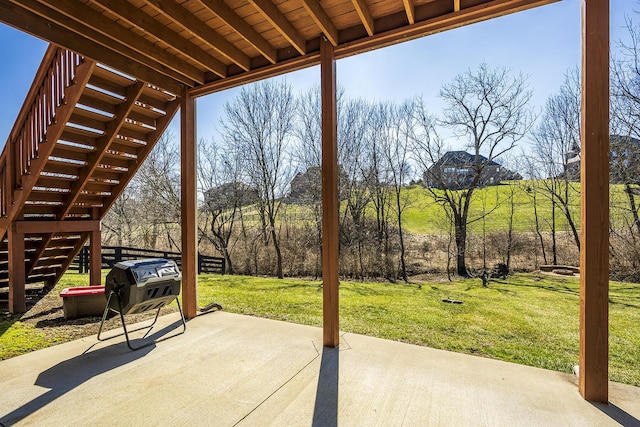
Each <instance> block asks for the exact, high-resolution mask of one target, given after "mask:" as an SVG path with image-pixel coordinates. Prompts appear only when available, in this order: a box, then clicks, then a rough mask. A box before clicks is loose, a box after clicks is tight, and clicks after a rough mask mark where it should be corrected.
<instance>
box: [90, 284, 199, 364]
mask: <svg viewBox="0 0 640 427" xmlns="http://www.w3.org/2000/svg"><path fill="white" fill-rule="evenodd" d="M113 297H115V298H116V300H117V301H118V309H117V310H115V309H113V308H111V305H110V303H111V298H113ZM175 301H176V304H178V311H179V312H180V320H181V321H182V332H180V333H177V334H175V335H171V336H170V337H164V338H161V339H159V340H155V341H150V342H148V343H146V344H143V345H141V346H139V347H133V346H132V345H131V341H130V340H129V332H136V331H141V330H143V329H149V330H148V331H147V333H146V334H145V335H144V337H146V336H147V335H148V334H149V332H151V329H153V326H154V325H155V324H156V322H157V321H158V316H159V315H160V309H161V308H162V307H163V306H160V307H158V310H156V316H155V317H154V319H153V322H151V324H149V325H144V326H141V327H139V328H136V329H133V330H131V331H127V324H126V322H125V320H124V314H123V313H122V300H121V299H120V295H119V294H118V293H116V292H114V291H111V292H110V293H109V298H108V299H107V306H106V307H105V309H104V313H103V314H102V322H100V329H99V330H98V341H106V340H110V339H111V338H116V337H119V336H122V335H124V336H125V338H126V340H127V347H129V349H131V350H132V351H135V350H140V349H141V348H144V347H148V346H150V345H152V344H155V343H157V342H160V341H164V340H166V339H169V338H173V337H174V336H177V335H181V334H184V333H185V331H186V330H187V322H186V321H185V319H184V314H183V313H182V307H181V306H180V301H179V300H178V297H176V299H175ZM110 310H111V311H114V312H117V313H118V314H120V321H121V322H122V329H123V332H122V333H119V334H116V335H112V336H110V337H107V338H102V337H101V334H102V328H103V327H104V322H105V320H106V318H107V314H108V313H109V311H110Z"/></svg>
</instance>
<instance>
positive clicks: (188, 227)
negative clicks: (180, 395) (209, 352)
mask: <svg viewBox="0 0 640 427" xmlns="http://www.w3.org/2000/svg"><path fill="white" fill-rule="evenodd" d="M196 153H197V150H196V100H195V98H193V97H191V96H189V93H188V92H187V90H186V88H185V90H184V91H183V92H182V101H181V106H180V195H181V200H180V205H181V210H180V214H181V216H180V221H181V225H182V305H183V309H184V316H185V317H186V318H187V319H191V318H194V317H195V316H196V314H197V310H198V305H197V301H198V295H197V291H198V223H197V221H198V197H197V188H196V165H197V164H198V163H197V158H196V155H197V154H196Z"/></svg>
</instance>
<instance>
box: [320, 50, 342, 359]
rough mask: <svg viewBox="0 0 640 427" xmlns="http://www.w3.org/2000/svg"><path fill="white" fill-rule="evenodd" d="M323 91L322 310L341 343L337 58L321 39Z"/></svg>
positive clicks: (330, 334)
mask: <svg viewBox="0 0 640 427" xmlns="http://www.w3.org/2000/svg"><path fill="white" fill-rule="evenodd" d="M320 91H321V94H322V313H323V326H322V328H323V329H322V330H323V343H324V345H325V346H326V347H336V346H338V345H339V344H340V325H339V320H340V316H339V311H338V308H339V304H338V289H339V280H340V268H339V257H338V251H339V249H340V248H339V244H338V242H339V235H338V211H339V207H340V204H339V201H338V131H337V121H338V120H337V95H336V60H335V56H334V54H333V46H332V45H331V44H330V42H329V41H327V40H325V39H324V38H323V39H322V40H321V42H320Z"/></svg>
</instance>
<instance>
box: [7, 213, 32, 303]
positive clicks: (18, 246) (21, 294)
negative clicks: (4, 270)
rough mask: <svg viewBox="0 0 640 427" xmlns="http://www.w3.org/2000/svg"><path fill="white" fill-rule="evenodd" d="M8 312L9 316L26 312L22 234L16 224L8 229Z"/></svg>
mask: <svg viewBox="0 0 640 427" xmlns="http://www.w3.org/2000/svg"><path fill="white" fill-rule="evenodd" d="M8 234H9V236H8V237H9V242H8V243H9V312H10V313H11V314H17V313H24V312H25V311H27V299H26V292H25V283H26V282H25V280H26V275H25V253H24V234H22V233H20V232H19V231H18V230H17V227H16V224H15V223H13V224H11V226H10V227H9V233H8Z"/></svg>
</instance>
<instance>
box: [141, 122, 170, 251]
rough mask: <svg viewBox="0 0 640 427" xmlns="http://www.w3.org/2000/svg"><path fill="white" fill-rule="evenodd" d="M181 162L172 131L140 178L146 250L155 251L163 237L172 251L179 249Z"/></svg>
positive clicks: (153, 155)
mask: <svg viewBox="0 0 640 427" xmlns="http://www.w3.org/2000/svg"><path fill="white" fill-rule="evenodd" d="M179 158H180V153H179V147H178V143H177V141H176V138H175V135H174V134H173V132H171V131H170V130H168V131H167V132H165V133H164V134H163V135H162V137H161V138H160V139H159V140H158V142H157V143H156V145H155V147H153V150H152V151H151V153H149V156H147V158H146V160H145V162H144V163H143V164H142V166H141V167H140V170H139V171H138V173H137V176H136V178H137V179H138V180H139V181H138V182H139V187H138V194H137V195H136V199H137V200H138V201H139V203H140V204H141V210H142V211H143V212H144V215H143V216H142V218H141V219H143V220H144V222H145V225H144V228H143V230H142V233H143V239H144V246H145V247H147V248H152V249H155V248H156V246H157V245H158V239H159V238H160V237H161V234H164V236H165V237H166V244H167V246H169V249H172V248H173V249H179V248H180V245H179V243H178V242H179V239H177V238H176V237H175V232H176V230H177V229H178V227H177V226H178V225H179V224H180V162H179V161H178V159H179Z"/></svg>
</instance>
